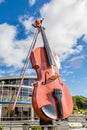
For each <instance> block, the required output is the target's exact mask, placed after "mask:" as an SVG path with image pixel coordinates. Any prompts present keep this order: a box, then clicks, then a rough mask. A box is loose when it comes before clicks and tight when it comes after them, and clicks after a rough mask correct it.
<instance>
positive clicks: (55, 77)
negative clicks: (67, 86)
mask: <svg viewBox="0 0 87 130" xmlns="http://www.w3.org/2000/svg"><path fill="white" fill-rule="evenodd" d="M51 70H52V76H50V77H49V79H51V80H55V79H57V78H59V77H60V75H59V74H57V73H55V70H54V66H53V65H51Z"/></svg>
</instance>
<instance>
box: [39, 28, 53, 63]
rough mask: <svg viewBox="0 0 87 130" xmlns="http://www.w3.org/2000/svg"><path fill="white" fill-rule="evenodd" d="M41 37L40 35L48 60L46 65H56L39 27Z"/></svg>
mask: <svg viewBox="0 0 87 130" xmlns="http://www.w3.org/2000/svg"><path fill="white" fill-rule="evenodd" d="M41 35H42V39H43V43H44V47H45V50H46V54H47V59H48V63H49V65H56V63H55V60H54V56H53V54H52V51H51V49H50V46H49V43H48V40H47V37H46V34H45V31H44V28H43V27H41Z"/></svg>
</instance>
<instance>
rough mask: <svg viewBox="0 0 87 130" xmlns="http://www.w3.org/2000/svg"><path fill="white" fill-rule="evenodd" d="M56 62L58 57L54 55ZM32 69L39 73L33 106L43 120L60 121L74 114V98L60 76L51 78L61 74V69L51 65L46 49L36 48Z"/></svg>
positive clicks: (31, 59) (32, 58)
mask: <svg viewBox="0 0 87 130" xmlns="http://www.w3.org/2000/svg"><path fill="white" fill-rule="evenodd" d="M53 56H54V58H55V60H57V55H56V54H55V53H53ZM30 61H31V64H32V67H33V68H34V69H35V71H36V73H37V82H36V83H35V84H34V89H33V93H32V105H33V108H34V111H35V112H36V114H37V115H38V116H39V117H40V118H41V119H43V120H45V121H48V120H59V119H64V118H67V117H69V116H70V115H71V114H72V110H73V102H72V96H71V94H70V92H69V90H68V89H67V87H66V85H65V84H64V83H63V82H62V81H61V79H60V76H59V74H58V77H57V78H55V76H54V77H52V78H50V76H51V75H53V71H54V73H55V74H56V73H59V68H58V67H57V66H56V65H55V66H53V69H52V66H50V65H49V63H48V59H47V55H46V50H45V48H44V47H39V48H36V49H35V50H34V51H33V52H32V53H31V56H30Z"/></svg>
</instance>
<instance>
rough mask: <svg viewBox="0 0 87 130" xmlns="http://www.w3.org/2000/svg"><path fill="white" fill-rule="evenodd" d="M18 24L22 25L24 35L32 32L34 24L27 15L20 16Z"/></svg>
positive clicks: (32, 19) (31, 18)
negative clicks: (24, 31)
mask: <svg viewBox="0 0 87 130" xmlns="http://www.w3.org/2000/svg"><path fill="white" fill-rule="evenodd" d="M19 22H20V23H22V24H23V25H24V27H25V30H26V34H28V33H29V32H30V31H32V30H33V27H32V23H33V22H34V18H33V17H29V16H28V15H24V16H20V17H19Z"/></svg>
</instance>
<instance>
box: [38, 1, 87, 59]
mask: <svg viewBox="0 0 87 130" xmlns="http://www.w3.org/2000/svg"><path fill="white" fill-rule="evenodd" d="M86 10H87V0H69V1H66V0H55V1H54V0H51V2H50V3H47V4H45V5H44V6H43V7H42V8H41V10H40V13H41V17H44V18H45V20H44V23H43V24H44V25H45V27H46V33H47V36H48V39H49V43H50V46H51V47H52V48H53V49H54V50H55V51H56V52H57V53H58V54H59V55H60V57H61V59H65V58H66V57H67V56H68V55H69V54H72V53H77V52H78V53H79V52H80V51H81V50H82V46H77V47H76V49H75V50H74V49H72V48H73V46H75V45H76V43H77V39H78V38H80V37H81V36H82V35H83V34H84V35H86V36H87V11H86Z"/></svg>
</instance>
